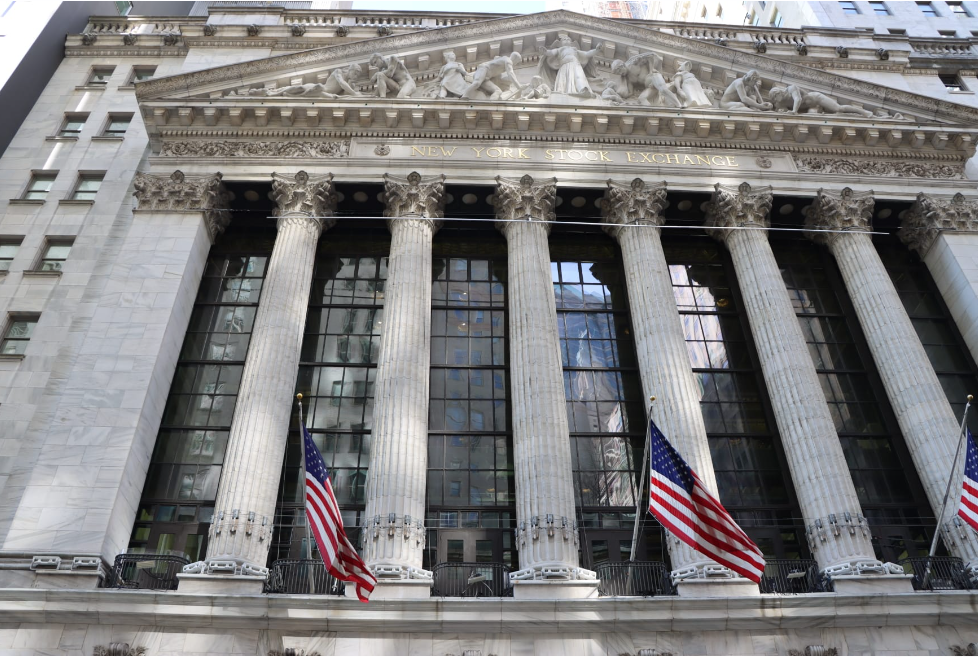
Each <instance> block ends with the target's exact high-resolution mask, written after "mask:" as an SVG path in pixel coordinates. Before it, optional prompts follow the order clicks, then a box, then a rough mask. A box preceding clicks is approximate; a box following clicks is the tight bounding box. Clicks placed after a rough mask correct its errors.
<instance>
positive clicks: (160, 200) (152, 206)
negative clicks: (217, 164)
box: [133, 171, 231, 239]
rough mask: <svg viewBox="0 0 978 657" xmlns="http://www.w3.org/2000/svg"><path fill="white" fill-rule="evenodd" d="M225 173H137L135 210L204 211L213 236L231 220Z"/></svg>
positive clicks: (134, 181)
mask: <svg viewBox="0 0 978 657" xmlns="http://www.w3.org/2000/svg"><path fill="white" fill-rule="evenodd" d="M222 178H223V176H222V175H221V174H220V173H216V174H214V175H213V176H185V175H184V174H183V172H182V171H174V172H173V173H172V174H170V177H169V178H167V177H164V176H154V175H150V174H147V173H137V174H136V178H135V179H134V180H133V187H134V188H135V191H134V192H133V196H134V197H135V198H136V207H135V210H142V211H152V212H203V213H204V220H205V222H206V223H207V229H208V231H209V232H210V234H211V239H214V238H216V237H217V236H218V235H220V234H221V233H223V232H224V229H226V228H227V226H228V224H229V223H230V222H231V214H230V212H228V210H227V207H228V204H229V202H230V196H229V195H228V193H227V190H226V189H225V188H224V183H223V182H222Z"/></svg>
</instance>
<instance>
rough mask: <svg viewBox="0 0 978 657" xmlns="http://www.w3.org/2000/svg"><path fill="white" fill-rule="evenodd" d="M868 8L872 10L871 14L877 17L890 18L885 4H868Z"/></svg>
mask: <svg viewBox="0 0 978 657" xmlns="http://www.w3.org/2000/svg"><path fill="white" fill-rule="evenodd" d="M869 6H870V7H871V8H872V9H873V13H874V14H876V15H877V16H891V15H892V14H891V13H890V10H889V8H888V7H887V6H886V3H885V2H870V3H869Z"/></svg>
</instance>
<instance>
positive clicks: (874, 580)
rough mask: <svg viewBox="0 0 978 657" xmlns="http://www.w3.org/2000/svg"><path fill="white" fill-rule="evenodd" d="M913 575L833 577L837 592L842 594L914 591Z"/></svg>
mask: <svg viewBox="0 0 978 657" xmlns="http://www.w3.org/2000/svg"><path fill="white" fill-rule="evenodd" d="M912 579H913V575H885V576H882V577H873V576H869V577H861V576H859V575H838V576H836V577H833V578H832V584H833V586H834V587H835V592H836V593H838V594H841V595H867V594H876V593H913V585H912V584H911V580H912Z"/></svg>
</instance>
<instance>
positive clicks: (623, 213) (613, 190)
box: [601, 178, 669, 239]
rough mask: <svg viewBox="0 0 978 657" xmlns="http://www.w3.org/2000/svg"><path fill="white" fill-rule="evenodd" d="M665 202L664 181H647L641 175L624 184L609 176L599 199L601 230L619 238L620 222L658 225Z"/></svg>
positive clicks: (662, 220)
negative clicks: (605, 189) (609, 178)
mask: <svg viewBox="0 0 978 657" xmlns="http://www.w3.org/2000/svg"><path fill="white" fill-rule="evenodd" d="M668 206H669V202H668V201H666V182H665V181H662V182H661V183H653V184H651V185H647V184H646V183H645V181H644V180H642V179H641V178H636V179H635V180H633V181H632V182H630V183H627V184H626V183H620V182H616V181H614V180H609V181H608V189H607V191H605V193H604V198H603V199H602V202H601V216H602V217H603V220H604V223H605V225H604V226H603V228H604V231H605V232H606V233H608V234H609V235H611V236H612V237H614V238H615V239H618V236H619V235H620V234H621V231H622V230H623V229H622V226H627V225H633V224H634V225H643V226H661V225H662V224H664V223H665V219H664V218H663V216H662V211H663V210H665V209H666V208H667V207H668Z"/></svg>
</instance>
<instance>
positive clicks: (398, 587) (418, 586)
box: [346, 579, 435, 602]
mask: <svg viewBox="0 0 978 657" xmlns="http://www.w3.org/2000/svg"><path fill="white" fill-rule="evenodd" d="M434 585H435V582H434V580H430V579H391V580H383V579H380V580H377V586H375V587H374V591H373V593H371V594H370V601H371V602H373V601H374V600H407V599H418V598H430V597H431V587H432V586H434ZM346 597H348V598H352V599H354V600H357V587H355V586H353V585H352V584H348V585H347V587H346Z"/></svg>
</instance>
